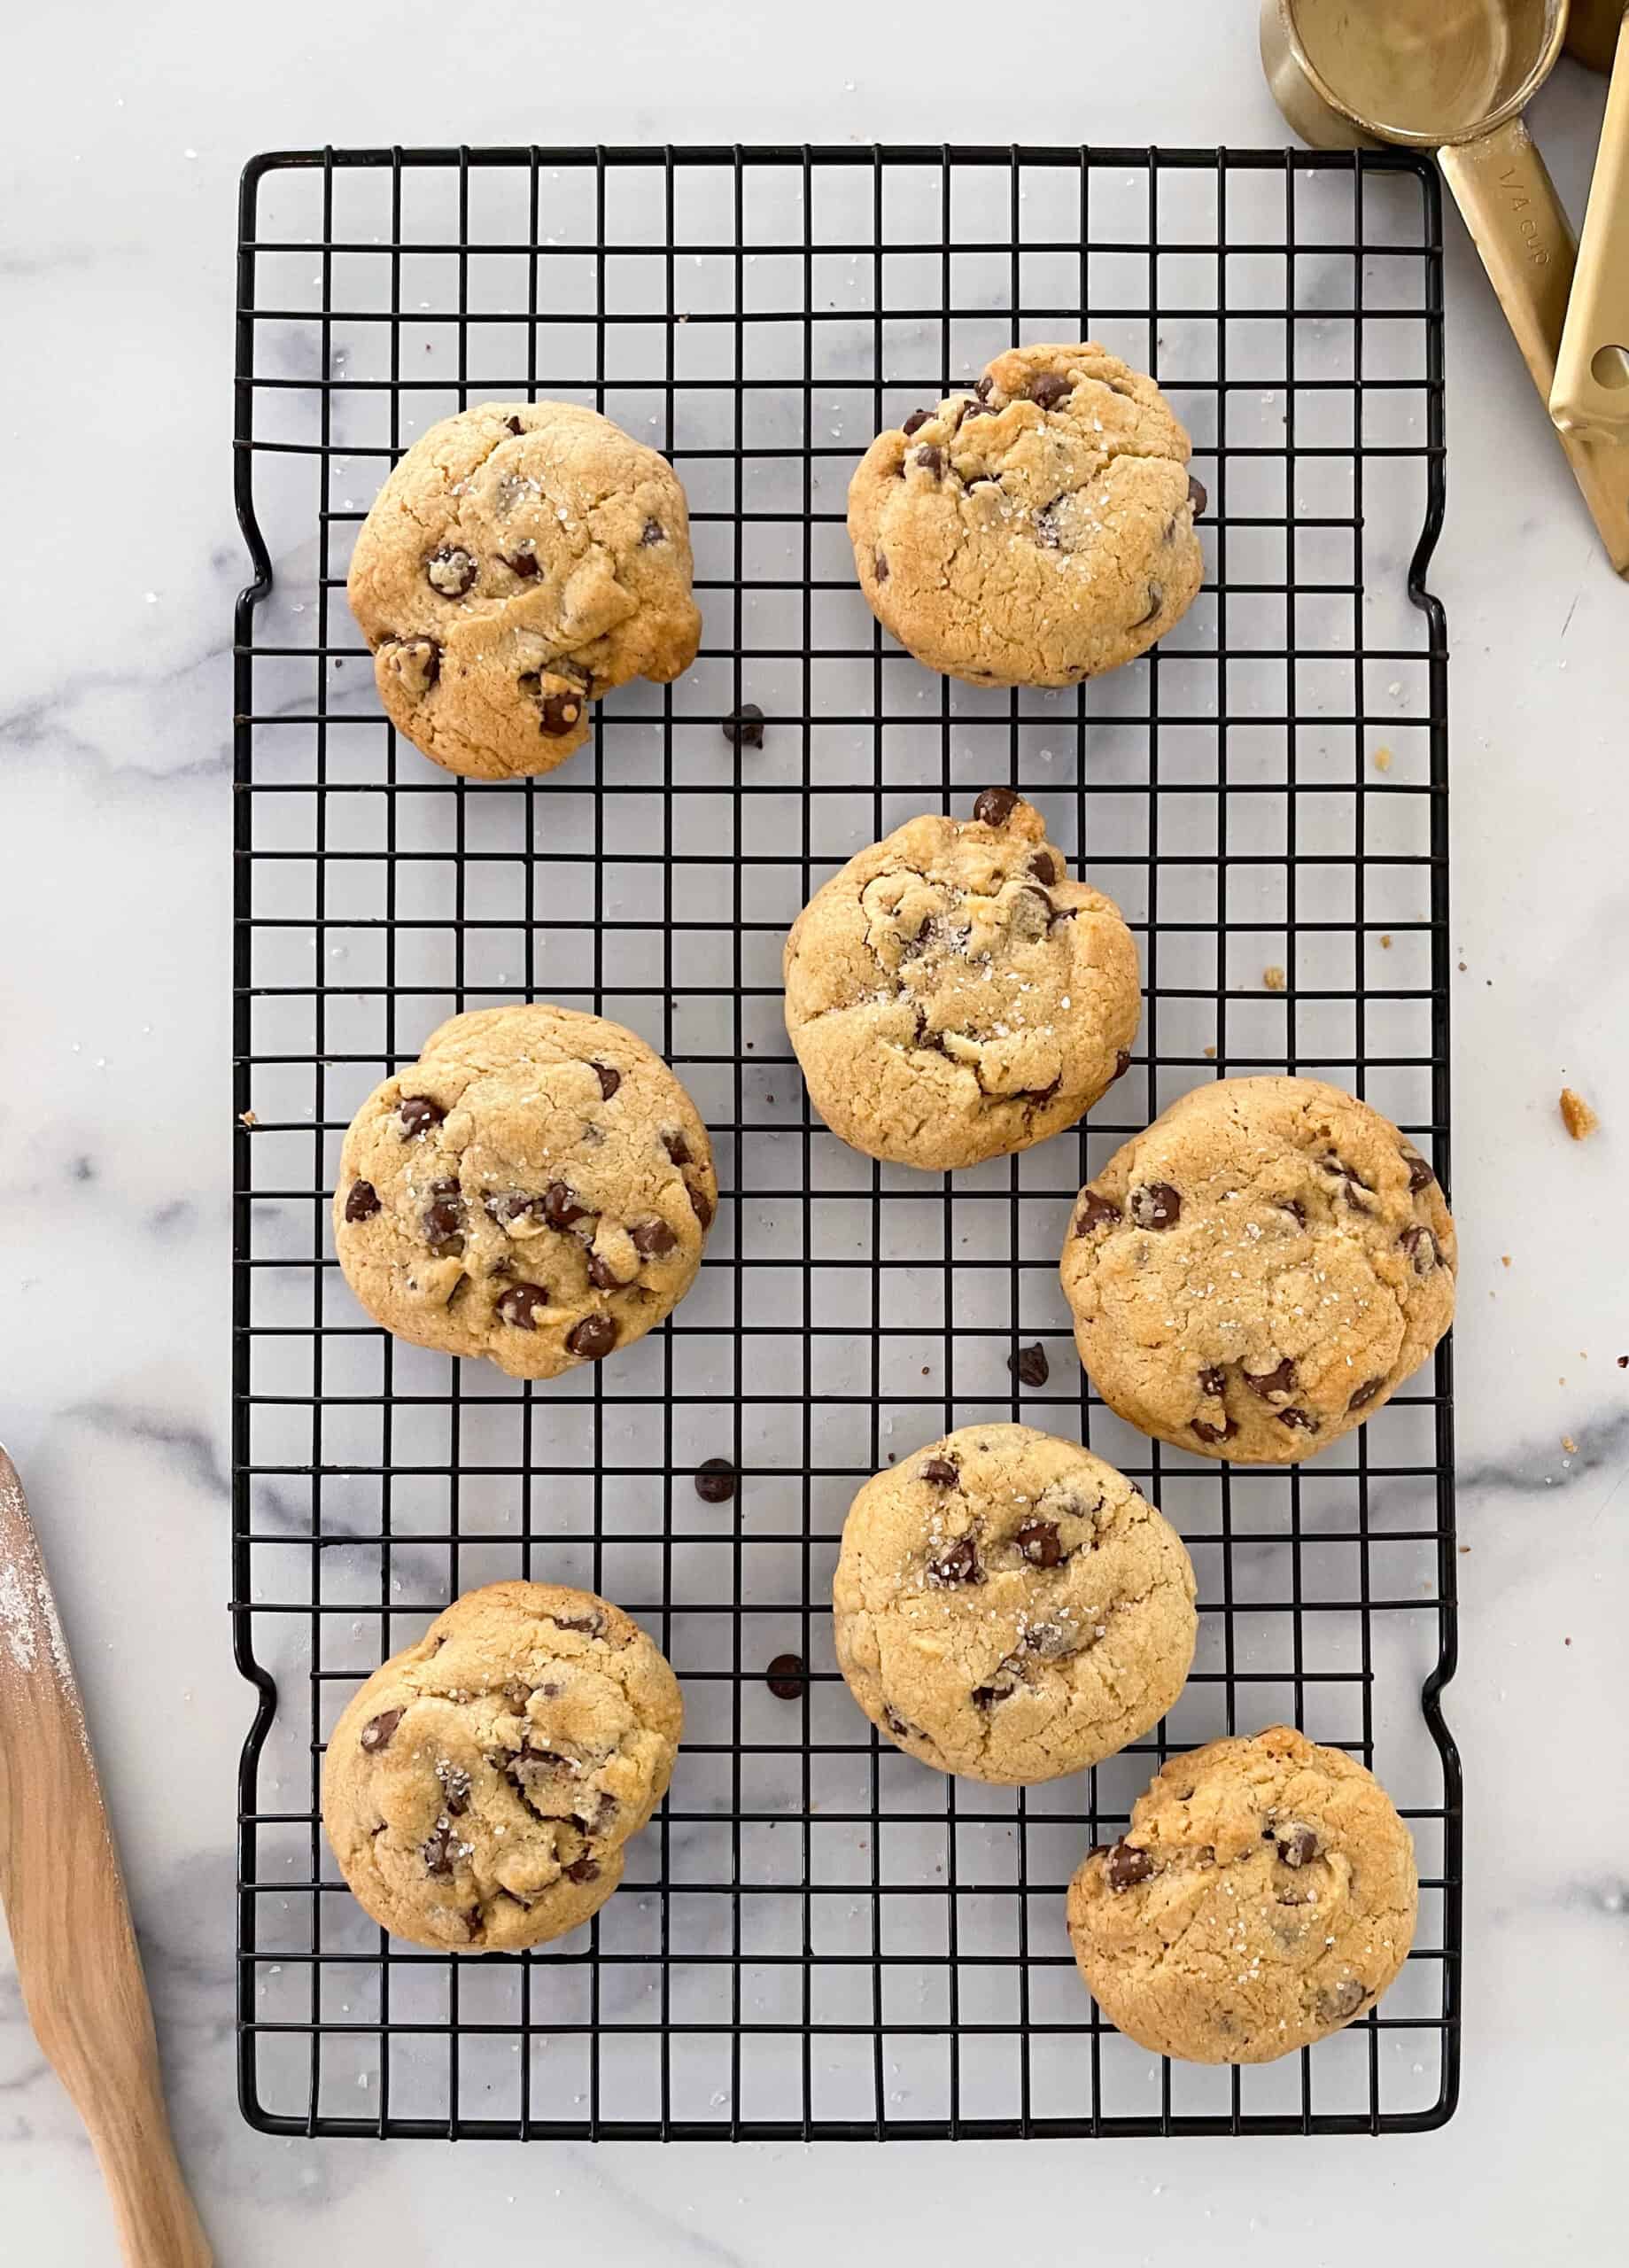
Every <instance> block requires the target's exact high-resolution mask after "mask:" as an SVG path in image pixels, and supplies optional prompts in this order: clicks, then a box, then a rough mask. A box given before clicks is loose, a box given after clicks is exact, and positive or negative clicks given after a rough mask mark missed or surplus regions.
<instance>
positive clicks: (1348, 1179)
mask: <svg viewBox="0 0 1629 2268" xmlns="http://www.w3.org/2000/svg"><path fill="white" fill-rule="evenodd" d="M1323 1168H1324V1171H1325V1172H1326V1173H1332V1174H1335V1175H1336V1176H1338V1178H1339V1179H1340V1180H1342V1181H1344V1182H1345V1183H1346V1194H1347V1195H1348V1197H1350V1196H1351V1193H1352V1192H1353V1191H1354V1189H1361V1191H1362V1192H1363V1193H1364V1195H1365V1196H1367V1197H1372V1196H1373V1195H1374V1193H1375V1192H1374V1189H1373V1187H1372V1185H1371V1184H1369V1182H1367V1181H1365V1180H1364V1178H1363V1177H1362V1175H1361V1173H1359V1172H1358V1170H1357V1169H1356V1168H1355V1167H1354V1166H1349V1165H1348V1164H1347V1163H1346V1160H1345V1159H1344V1158H1340V1157H1337V1156H1336V1154H1335V1153H1334V1151H1333V1150H1331V1151H1330V1153H1329V1155H1328V1157H1327V1158H1325V1159H1324V1161H1323Z"/></svg>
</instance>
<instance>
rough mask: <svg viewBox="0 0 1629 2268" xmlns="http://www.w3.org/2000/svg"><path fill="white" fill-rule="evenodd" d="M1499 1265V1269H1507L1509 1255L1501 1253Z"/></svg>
mask: <svg viewBox="0 0 1629 2268" xmlns="http://www.w3.org/2000/svg"><path fill="white" fill-rule="evenodd" d="M1499 1264H1500V1266H1501V1268H1508V1267H1509V1265H1510V1255H1509V1253H1508V1252H1501V1254H1500V1255H1499Z"/></svg>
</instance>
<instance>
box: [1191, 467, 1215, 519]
mask: <svg viewBox="0 0 1629 2268" xmlns="http://www.w3.org/2000/svg"><path fill="white" fill-rule="evenodd" d="M1188 501H1189V502H1190V504H1191V505H1192V507H1193V517H1194V518H1195V519H1196V520H1197V519H1198V517H1199V514H1200V513H1201V512H1202V511H1203V510H1204V509H1205V507H1206V504H1208V503H1209V501H1210V498H1209V497H1208V496H1207V495H1206V493H1205V483H1204V482H1203V481H1202V480H1196V479H1195V478H1194V477H1193V475H1192V474H1191V473H1190V474H1189V475H1188Z"/></svg>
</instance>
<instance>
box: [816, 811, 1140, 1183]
mask: <svg viewBox="0 0 1629 2268" xmlns="http://www.w3.org/2000/svg"><path fill="white" fill-rule="evenodd" d="M785 981H786V1018H787V1032H788V1034H789V1036H790V1037H791V1041H792V1045H793V1047H794V1048H795V1051H796V1053H797V1059H798V1061H799V1063H800V1064H801V1065H802V1066H803V1076H804V1078H805V1079H806V1080H807V1082H808V1084H809V1092H810V1097H811V1100H812V1101H813V1103H814V1106H815V1108H816V1109H817V1110H818V1112H819V1114H820V1115H821V1117H822V1118H824V1119H825V1121H826V1124H827V1125H828V1126H829V1127H830V1128H831V1129H832V1130H833V1132H834V1133H836V1134H839V1135H841V1136H842V1139H843V1140H844V1141H845V1142H848V1143H850V1144H852V1145H853V1146H854V1147H855V1148H856V1149H857V1150H863V1151H865V1153H866V1155H867V1156H869V1157H873V1158H885V1159H888V1160H890V1161H893V1162H894V1163H896V1164H899V1165H911V1166H920V1167H923V1168H925V1169H928V1170H930V1171H946V1170H949V1169H950V1168H952V1167H956V1166H967V1165H974V1164H976V1163H978V1161H980V1160H981V1159H983V1158H993V1157H998V1156H1002V1155H1004V1154H1005V1153H1008V1152H1010V1151H1013V1150H1022V1149H1028V1147H1029V1146H1030V1145H1031V1144H1032V1143H1036V1142H1040V1141H1044V1140H1045V1138H1046V1137H1047V1136H1048V1135H1049V1134H1055V1133H1057V1132H1059V1130H1060V1129H1062V1128H1063V1127H1066V1126H1072V1125H1073V1124H1074V1122H1075V1120H1076V1119H1078V1118H1079V1117H1080V1116H1081V1115H1082V1113H1083V1112H1084V1111H1086V1110H1088V1109H1090V1107H1091V1105H1092V1104H1093V1103H1094V1102H1096V1101H1097V1100H1098V1097H1099V1096H1100V1095H1101V1094H1102V1093H1103V1092H1104V1091H1105V1088H1106V1087H1107V1086H1108V1085H1109V1084H1110V1083H1111V1082H1112V1081H1113V1080H1114V1079H1115V1078H1117V1077H1118V1076H1120V1074H1121V1071H1123V1070H1124V1069H1125V1068H1126V1066H1127V1064H1128V1063H1129V1060H1130V1048H1131V1043H1132V1041H1133V1039H1134V1038H1135V1037H1136V1028H1137V1020H1138V1016H1139V1014H1140V1006H1141V1002H1140V995H1139V991H1138V983H1137V960H1136V945H1135V944H1134V943H1133V941H1132V937H1131V933H1130V931H1129V929H1128V928H1127V927H1126V925H1125V923H1124V921H1123V920H1121V914H1120V909H1119V908H1118V906H1116V905H1114V903H1113V900H1112V899H1110V898H1107V897H1104V895H1103V894H1102V892H1101V891H1100V890H1096V889H1092V888H1091V887H1090V885H1089V884H1087V883H1085V882H1072V881H1071V880H1070V879H1069V876H1068V874H1067V869H1066V867H1065V865H1064V858H1063V853H1062V852H1061V851H1060V850H1057V849H1056V848H1054V846H1053V845H1051V843H1048V842H1047V840H1046V829H1045V827H1044V824H1043V820H1042V819H1041V815H1040V813H1039V812H1037V811H1036V810H1035V809H1034V808H1033V807H1032V806H1031V805H1030V804H1027V803H1025V802H1023V801H1022V800H1021V799H1020V797H1019V796H1015V795H1014V794H1013V793H1012V790H1011V789H1010V788H986V790H985V791H984V793H983V795H981V796H980V798H979V800H978V803H977V804H976V805H975V806H974V817H973V819H970V820H958V819H940V818H935V817H925V818H922V819H911V820H910V821H908V822H907V824H906V825H905V826H904V827H898V828H896V830H895V832H894V833H893V834H892V835H888V836H887V837H885V839H884V840H883V841H882V842H880V843H873V844H872V846H871V848H870V849H869V850H862V851H861V852H860V853H859V855H858V856H857V858H850V859H849V863H848V865H847V866H844V867H843V868H842V871H841V873H839V874H834V875H833V877H832V879H831V880H830V881H829V882H826V884H825V885H824V886H823V887H822V888H821V889H818V891H817V892H816V893H815V895H814V897H812V898H811V900H810V902H809V904H808V905H806V906H805V907H804V908H803V912H802V913H800V914H799V915H798V917H797V920H795V922H794V923H793V925H792V930H791V934H790V935H789V936H788V937H787V945H786V954H785Z"/></svg>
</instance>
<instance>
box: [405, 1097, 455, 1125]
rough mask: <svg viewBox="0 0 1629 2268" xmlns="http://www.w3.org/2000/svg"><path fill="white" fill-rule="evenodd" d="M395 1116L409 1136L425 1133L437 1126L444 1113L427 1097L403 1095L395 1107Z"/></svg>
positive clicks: (444, 1115)
mask: <svg viewBox="0 0 1629 2268" xmlns="http://www.w3.org/2000/svg"><path fill="white" fill-rule="evenodd" d="M396 1115H397V1116H398V1117H399V1119H400V1121H401V1122H402V1125H403V1126H404V1127H405V1129H406V1130H407V1132H408V1133H409V1134H423V1133H425V1132H426V1131H427V1130H429V1129H430V1128H431V1127H432V1126H439V1125H440V1123H441V1122H442V1120H443V1119H444V1118H445V1117H446V1111H445V1110H443V1109H442V1107H441V1105H440V1104H439V1103H438V1102H431V1099H430V1097H429V1096H428V1095H403V1097H402V1099H401V1100H400V1101H399V1103H398V1104H397V1106H396Z"/></svg>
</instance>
